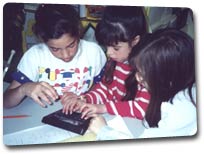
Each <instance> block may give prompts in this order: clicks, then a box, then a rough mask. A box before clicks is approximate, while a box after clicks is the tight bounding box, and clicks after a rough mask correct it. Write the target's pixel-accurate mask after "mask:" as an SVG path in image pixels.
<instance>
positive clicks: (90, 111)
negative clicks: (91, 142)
mask: <svg viewBox="0 0 204 154" xmlns="http://www.w3.org/2000/svg"><path fill="white" fill-rule="evenodd" d="M79 112H81V113H82V116H81V118H84V119H88V118H90V117H94V116H96V115H97V114H102V113H106V112H107V110H106V106H105V105H104V104H87V103H83V104H82V105H81V107H80V109H79Z"/></svg>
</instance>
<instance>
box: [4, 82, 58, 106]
mask: <svg viewBox="0 0 204 154" xmlns="http://www.w3.org/2000/svg"><path fill="white" fill-rule="evenodd" d="M26 96H28V97H31V98H32V99H33V100H34V101H35V102H36V103H38V104H39V105H41V106H42V107H46V104H44V103H43V102H46V103H48V104H51V103H52V102H51V100H56V99H57V98H58V95H57V92H56V91H55V89H54V88H53V87H52V86H50V85H49V84H48V83H46V82H36V83H35V82H27V83H23V84H20V83H19V82H17V81H15V80H14V81H13V82H12V83H11V85H10V86H9V87H8V89H7V90H6V91H5V92H4V100H3V102H4V107H6V108H10V107H14V106H16V105H18V104H19V103H20V102H21V101H22V99H23V98H24V97H26ZM50 99H51V100H50Z"/></svg>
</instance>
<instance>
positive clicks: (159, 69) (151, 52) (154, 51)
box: [130, 29, 195, 127]
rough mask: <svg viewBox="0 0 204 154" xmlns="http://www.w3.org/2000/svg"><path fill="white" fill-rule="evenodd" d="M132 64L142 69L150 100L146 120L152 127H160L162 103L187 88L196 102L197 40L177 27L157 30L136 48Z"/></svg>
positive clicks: (131, 59) (131, 57)
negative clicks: (176, 28) (194, 94)
mask: <svg viewBox="0 0 204 154" xmlns="http://www.w3.org/2000/svg"><path fill="white" fill-rule="evenodd" d="M130 63H131V65H133V67H135V68H134V69H135V70H136V71H137V68H140V70H142V75H143V79H144V81H145V82H146V83H147V85H148V91H149V92H150V95H151V99H150V103H149V106H148V109H147V111H146V115H145V119H146V121H147V122H148V124H149V126H150V127H158V122H159V120H160V119H161V110H160V109H161V104H162V102H166V101H170V102H171V103H173V102H172V100H173V98H174V96H175V95H176V94H177V93H178V92H179V91H181V90H184V89H186V88H188V93H189V96H190V98H191V101H192V102H193V104H195V102H194V100H193V97H192V86H193V84H194V83H195V55H194V42H193V40H192V39H191V37H190V36H188V35H187V34H186V33H184V32H182V31H179V30H175V29H164V30H159V31H157V32H154V33H153V34H152V35H151V37H149V38H148V39H146V40H145V41H140V44H138V45H137V46H135V47H134V48H133V52H132V53H131V54H130Z"/></svg>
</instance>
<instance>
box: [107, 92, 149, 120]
mask: <svg viewBox="0 0 204 154" xmlns="http://www.w3.org/2000/svg"><path fill="white" fill-rule="evenodd" d="M149 100H150V95H149V93H148V92H147V90H146V89H144V88H143V89H139V90H138V91H137V94H136V97H135V99H134V100H129V101H120V102H119V101H118V102H113V101H112V102H110V103H106V104H105V105H106V108H107V112H108V113H109V114H114V115H120V116H123V117H125V116H127V117H134V118H138V119H143V118H144V115H145V112H146V109H147V107H148V104H149Z"/></svg>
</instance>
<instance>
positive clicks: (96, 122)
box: [88, 116, 107, 134]
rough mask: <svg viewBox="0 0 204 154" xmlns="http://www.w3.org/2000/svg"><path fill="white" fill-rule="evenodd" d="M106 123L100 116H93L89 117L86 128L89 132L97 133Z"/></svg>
mask: <svg viewBox="0 0 204 154" xmlns="http://www.w3.org/2000/svg"><path fill="white" fill-rule="evenodd" d="M106 125H107V123H106V120H105V119H104V118H103V117H102V116H95V117H94V118H93V119H91V122H90V124H89V128H88V129H89V130H90V131H91V132H93V133H95V134H98V132H99V131H100V129H101V128H102V127H104V126H106Z"/></svg>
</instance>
